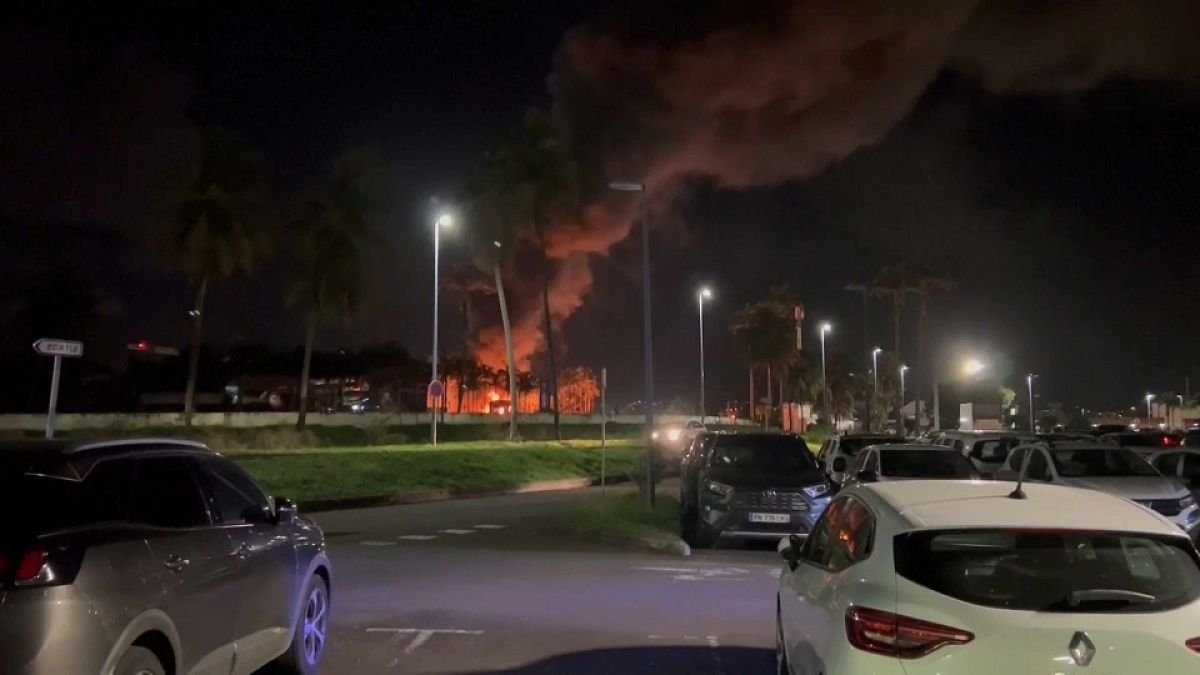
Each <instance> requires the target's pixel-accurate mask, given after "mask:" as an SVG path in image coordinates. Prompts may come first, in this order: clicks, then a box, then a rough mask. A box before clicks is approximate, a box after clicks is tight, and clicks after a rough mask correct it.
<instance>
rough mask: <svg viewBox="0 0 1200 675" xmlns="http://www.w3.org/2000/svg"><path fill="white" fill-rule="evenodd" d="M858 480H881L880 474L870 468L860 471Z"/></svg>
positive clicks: (870, 481) (868, 481) (865, 481)
mask: <svg viewBox="0 0 1200 675" xmlns="http://www.w3.org/2000/svg"><path fill="white" fill-rule="evenodd" d="M858 480H860V481H862V482H864V483H874V482H876V481H878V480H879V475H878V474H876V473H875V472H874V471H871V470H870V469H863V470H862V471H859V472H858Z"/></svg>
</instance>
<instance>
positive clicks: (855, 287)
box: [843, 284, 879, 428]
mask: <svg viewBox="0 0 1200 675" xmlns="http://www.w3.org/2000/svg"><path fill="white" fill-rule="evenodd" d="M843 290H846V291H849V292H851V293H861V294H862V305H863V328H862V330H863V344H862V346H863V356H864V357H865V356H866V354H867V345H868V344H870V343H871V342H870V341H871V337H870V333H871V329H870V323H869V322H868V316H867V305H868V296H869V295H870V292H871V287H870V286H868V285H867V284H846V285H845V286H844V287H843ZM875 394H876V395H878V394H879V390H878V387H876V391H875ZM874 416H875V415H874V411H873V410H871V406H869V405H868V406H867V428H874V424H873V423H872V422H873V418H874Z"/></svg>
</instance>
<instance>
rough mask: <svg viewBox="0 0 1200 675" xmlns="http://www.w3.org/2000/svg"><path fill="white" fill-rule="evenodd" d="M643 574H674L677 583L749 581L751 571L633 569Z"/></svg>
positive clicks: (722, 568) (727, 568) (700, 568)
mask: <svg viewBox="0 0 1200 675" xmlns="http://www.w3.org/2000/svg"><path fill="white" fill-rule="evenodd" d="M631 569H634V570H638V571H643V572H666V573H669V574H674V575H675V576H674V577H672V578H673V579H674V580H675V581H749V580H750V579H749V578H748V575H749V574H750V570H747V569H743V568H741V567H651V566H646V567H633V568H631Z"/></svg>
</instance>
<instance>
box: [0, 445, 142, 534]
mask: <svg viewBox="0 0 1200 675" xmlns="http://www.w3.org/2000/svg"><path fill="white" fill-rule="evenodd" d="M130 475H131V470H130V466H129V463H128V462H118V461H106V462H100V463H99V464H97V465H96V466H95V467H93V468H92V470H91V472H90V473H89V474H88V476H87V479H86V481H85V482H83V483H80V482H79V481H75V480H68V479H64V478H56V477H52V476H46V475H41V474H37V473H29V472H26V470H25V467H24V466H17V465H13V466H6V465H5V464H4V463H3V461H2V460H0V495H3V498H4V500H5V503H6V504H13V505H17V504H19V505H20V508H10V507H5V508H0V551H2V550H3V549H4V548H6V547H7V545H8V544H11V543H15V542H17V541H19V540H22V539H25V538H28V537H31V536H36V535H40V534H47V533H50V532H54V531H58V530H64V529H70V528H78V527H86V526H88V525H94V524H97V523H104V522H120V521H124V520H125V518H126V515H127V505H128V502H127V501H126V499H127V497H128V494H129V480H130Z"/></svg>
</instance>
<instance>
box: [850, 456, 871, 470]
mask: <svg viewBox="0 0 1200 675" xmlns="http://www.w3.org/2000/svg"><path fill="white" fill-rule="evenodd" d="M872 454H873V453H871V452H864V453H861V454H859V456H858V459H857V460H856V461H855V462H854V471H855V472H859V471H866V470H867V465H868V464H869V462H870V460H871V455H872Z"/></svg>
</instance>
